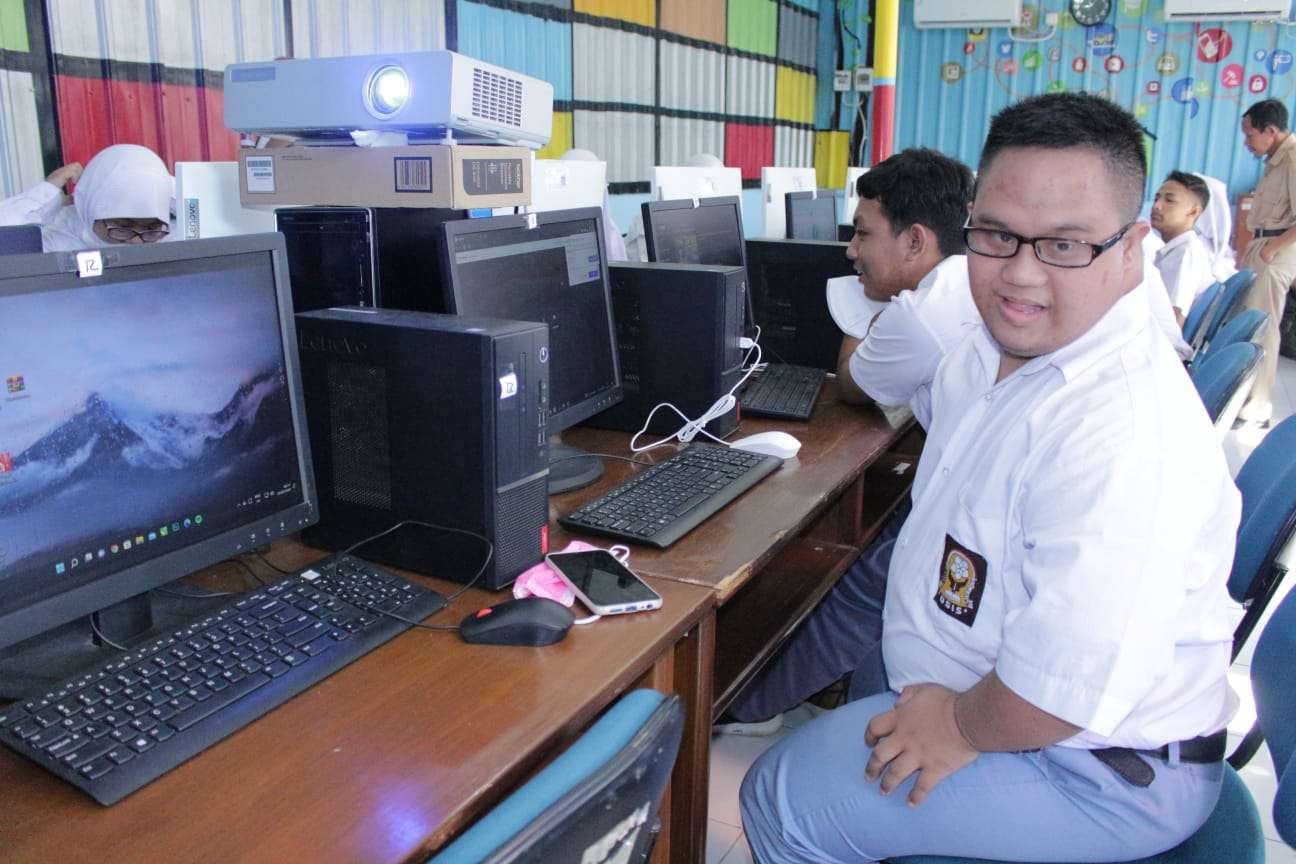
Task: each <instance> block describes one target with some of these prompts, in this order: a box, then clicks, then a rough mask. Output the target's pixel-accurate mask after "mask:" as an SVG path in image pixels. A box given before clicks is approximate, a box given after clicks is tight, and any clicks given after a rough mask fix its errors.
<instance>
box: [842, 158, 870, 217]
mask: <svg viewBox="0 0 1296 864" xmlns="http://www.w3.org/2000/svg"><path fill="white" fill-rule="evenodd" d="M868 170H869V169H867V168H847V169H846V200H845V201H844V202H843V204H842V219H841V224H843V225H854V224H855V208H856V207H858V206H859V195H857V194H856V192H855V184H856V183H858V182H859V178H860V177H862V176H863V175H865V174H867V173H868Z"/></svg>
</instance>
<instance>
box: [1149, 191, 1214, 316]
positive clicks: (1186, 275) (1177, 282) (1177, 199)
mask: <svg viewBox="0 0 1296 864" xmlns="http://www.w3.org/2000/svg"><path fill="white" fill-rule="evenodd" d="M1209 204H1210V190H1209V189H1208V188H1206V181H1205V180H1203V179H1202V178H1200V177H1198V176H1197V175H1196V174H1188V173H1186V172H1184V171H1171V172H1170V173H1169V174H1168V175H1166V179H1165V182H1164V183H1162V184H1161V188H1160V189H1158V190H1157V192H1156V196H1155V197H1154V198H1153V199H1152V227H1153V228H1155V229H1156V231H1157V233H1158V234H1160V235H1161V239H1162V240H1164V241H1165V245H1164V246H1162V247H1161V248H1160V249H1158V250H1157V253H1156V258H1155V261H1156V268H1157V270H1158V271H1160V273H1161V278H1162V280H1163V281H1164V282H1165V286H1166V291H1168V292H1169V294H1170V305H1171V306H1173V307H1174V311H1175V317H1176V318H1177V319H1178V320H1179V326H1181V327H1182V326H1183V322H1184V319H1185V318H1186V317H1188V310H1189V309H1190V308H1191V307H1192V304H1193V301H1194V300H1196V299H1197V295H1198V294H1200V293H1201V292H1203V291H1205V290H1206V289H1207V288H1208V287H1210V285H1211V284H1212V283H1214V281H1215V271H1214V263H1213V261H1212V259H1211V254H1210V252H1208V251H1207V250H1206V244H1205V243H1204V242H1202V239H1201V237H1200V236H1199V235H1198V234H1197V231H1196V225H1197V219H1198V218H1199V217H1200V216H1201V215H1202V213H1204V212H1205V211H1206V207H1207V206H1208V205H1209Z"/></svg>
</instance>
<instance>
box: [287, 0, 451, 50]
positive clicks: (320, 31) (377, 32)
mask: <svg viewBox="0 0 1296 864" xmlns="http://www.w3.org/2000/svg"><path fill="white" fill-rule="evenodd" d="M292 29H293V56H294V57H336V56H339V55H344V54H377V53H381V52H387V51H427V50H430V49H437V48H444V47H445V0H426V2H418V3H384V2H381V0H292Z"/></svg>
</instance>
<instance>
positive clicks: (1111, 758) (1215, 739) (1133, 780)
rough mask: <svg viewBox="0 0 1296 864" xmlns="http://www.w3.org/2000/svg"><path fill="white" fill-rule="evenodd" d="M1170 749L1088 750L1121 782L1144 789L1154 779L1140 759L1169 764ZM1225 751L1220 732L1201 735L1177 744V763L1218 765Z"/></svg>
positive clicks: (1165, 746)
mask: <svg viewBox="0 0 1296 864" xmlns="http://www.w3.org/2000/svg"><path fill="white" fill-rule="evenodd" d="M1171 746H1172V745H1170V744H1165V745H1163V746H1161V747H1158V748H1157V749H1155V750H1133V749H1131V748H1129V747H1104V748H1102V749H1099V750H1090V751H1089V752H1090V753H1092V754H1093V755H1094V758H1095V759H1097V760H1098V761H1099V762H1102V763H1103V764H1104V765H1106V766H1107V767H1108V768H1110V769H1112V770H1113V771H1115V772H1116V773H1117V774H1119V775H1120V776H1121V778H1122V779H1123V780H1125V781H1126V782H1127V783H1130V784H1132V785H1134V786H1139V787H1144V786H1150V785H1151V784H1152V780H1153V778H1154V777H1155V776H1156V774H1155V772H1154V771H1153V770H1152V766H1151V765H1149V764H1147V763H1146V762H1144V761H1143V760H1142V759H1141V758H1139V757H1141V756H1151V757H1153V758H1154V759H1161V760H1164V761H1169V760H1170V748H1171ZM1226 748H1227V736H1226V733H1225V731H1224V730H1223V729H1221V730H1220V731H1218V732H1215V733H1213V734H1211V735H1203V736H1199V737H1197V738H1189V739H1188V740H1186V741H1180V742H1179V761H1180V762H1193V763H1196V764H1199V765H1209V764H1211V763H1212V762H1219V761H1221V760H1223V758H1224V751H1225V749H1226Z"/></svg>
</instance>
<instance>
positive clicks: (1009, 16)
mask: <svg viewBox="0 0 1296 864" xmlns="http://www.w3.org/2000/svg"><path fill="white" fill-rule="evenodd" d="M1021 23H1022V0H977V2H975V3H972V2H968V0H914V26H916V27H1018V26H1020V25H1021Z"/></svg>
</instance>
